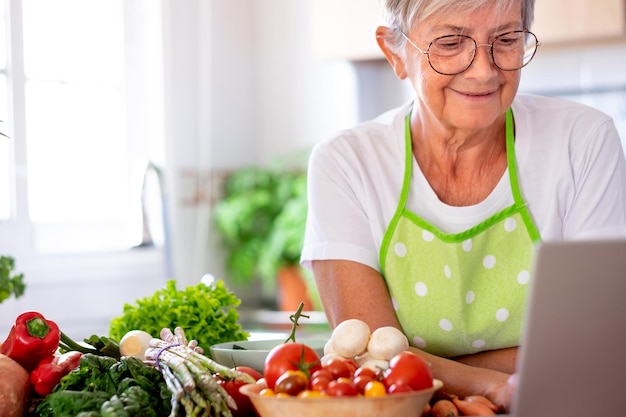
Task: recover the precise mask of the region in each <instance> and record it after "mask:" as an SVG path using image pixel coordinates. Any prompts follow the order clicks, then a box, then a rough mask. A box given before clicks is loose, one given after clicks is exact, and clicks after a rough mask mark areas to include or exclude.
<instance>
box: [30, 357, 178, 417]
mask: <svg viewBox="0 0 626 417" xmlns="http://www.w3.org/2000/svg"><path fill="white" fill-rule="evenodd" d="M170 400H171V392H170V391H169V390H168V388H167V385H166V383H165V380H164V379H163V376H162V375H161V373H160V372H159V371H158V370H157V369H156V368H153V367H151V366H148V365H146V364H144V363H143V362H142V361H141V360H139V359H137V358H133V357H128V358H122V359H121V360H119V361H118V360H116V359H113V358H110V357H106V356H99V355H94V354H91V353H87V354H84V355H83V356H82V357H81V360H80V365H79V367H78V368H77V369H75V370H74V371H72V372H70V373H69V374H68V375H66V376H65V377H63V379H62V380H61V382H60V383H59V385H57V387H55V390H54V392H53V393H52V394H49V395H48V396H46V397H45V398H44V399H43V401H41V402H40V403H39V404H38V405H37V408H36V410H35V415H36V416H38V417H61V416H77V417H122V416H124V417H160V416H168V415H169V413H170V412H171V403H170Z"/></svg>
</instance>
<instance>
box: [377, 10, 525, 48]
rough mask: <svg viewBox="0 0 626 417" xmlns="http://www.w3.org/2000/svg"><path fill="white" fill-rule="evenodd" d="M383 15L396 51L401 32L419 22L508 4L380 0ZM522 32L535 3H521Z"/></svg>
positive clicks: (406, 30) (401, 39)
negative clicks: (483, 7) (445, 14)
mask: <svg viewBox="0 0 626 417" xmlns="http://www.w3.org/2000/svg"><path fill="white" fill-rule="evenodd" d="M380 2H381V4H382V6H383V10H384V12H385V16H386V20H387V26H389V27H390V28H391V29H392V31H391V33H390V35H391V36H392V37H391V38H389V39H387V41H388V42H389V43H390V44H391V45H395V47H396V48H398V47H400V46H401V45H402V43H403V42H404V38H403V37H402V34H401V32H404V33H408V32H410V31H411V29H413V28H414V27H415V26H416V25H418V24H419V23H420V22H421V21H423V20H424V19H426V18H427V17H429V16H430V15H432V14H433V13H440V12H446V11H459V10H463V11H466V10H473V9H476V8H478V7H480V6H482V5H484V4H486V3H490V2H493V3H494V7H495V8H506V7H509V6H510V5H511V3H512V1H511V0H380ZM521 7H522V25H523V29H527V30H530V28H531V26H532V23H533V19H534V14H535V0H521Z"/></svg>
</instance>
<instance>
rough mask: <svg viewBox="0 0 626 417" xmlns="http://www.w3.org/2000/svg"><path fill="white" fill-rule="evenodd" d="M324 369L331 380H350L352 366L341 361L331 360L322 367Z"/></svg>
mask: <svg viewBox="0 0 626 417" xmlns="http://www.w3.org/2000/svg"><path fill="white" fill-rule="evenodd" d="M324 369H326V370H327V371H329V372H330V373H331V374H332V376H333V379H338V378H350V377H351V376H352V366H351V365H350V364H348V362H347V361H345V360H343V359H331V360H329V361H328V363H326V365H324Z"/></svg>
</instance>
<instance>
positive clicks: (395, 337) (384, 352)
mask: <svg viewBox="0 0 626 417" xmlns="http://www.w3.org/2000/svg"><path fill="white" fill-rule="evenodd" d="M408 348H409V340H408V339H407V337H406V336H405V334H404V333H402V331H401V330H399V329H397V328H395V327H392V326H385V327H379V328H378V329H376V330H374V331H373V332H372V335H371V336H370V340H369V343H368V344H367V352H368V353H369V355H370V357H372V358H374V359H382V360H386V361H388V360H390V359H391V358H393V357H394V356H396V355H397V354H398V353H401V352H404V351H405V350H407V349H408Z"/></svg>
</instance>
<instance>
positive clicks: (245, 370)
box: [235, 366, 263, 381]
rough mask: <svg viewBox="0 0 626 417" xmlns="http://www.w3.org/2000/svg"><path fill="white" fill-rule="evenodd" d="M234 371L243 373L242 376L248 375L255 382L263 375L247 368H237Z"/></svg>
mask: <svg viewBox="0 0 626 417" xmlns="http://www.w3.org/2000/svg"><path fill="white" fill-rule="evenodd" d="M235 370H237V371H239V372H243V373H244V374H248V375H250V376H251V377H252V378H254V380H255V381H258V380H259V379H261V378H263V375H261V372H259V371H257V370H256V369H254V368H251V367H249V366H237V367H236V368H235Z"/></svg>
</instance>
